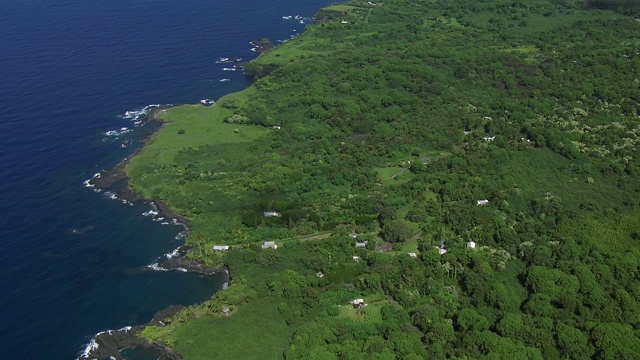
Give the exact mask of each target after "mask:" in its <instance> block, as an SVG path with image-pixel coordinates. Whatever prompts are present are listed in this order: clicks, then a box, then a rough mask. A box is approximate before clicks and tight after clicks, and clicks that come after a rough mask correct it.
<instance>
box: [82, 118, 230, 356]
mask: <svg viewBox="0 0 640 360" xmlns="http://www.w3.org/2000/svg"><path fill="white" fill-rule="evenodd" d="M172 106H174V105H160V106H154V107H151V108H150V109H149V113H148V114H147V115H146V116H145V118H143V119H142V121H143V122H145V123H152V122H156V123H159V124H160V126H159V127H158V129H156V130H155V131H154V132H152V133H151V134H150V135H149V136H148V137H147V138H146V139H145V140H143V141H142V144H141V146H140V147H139V148H138V149H137V150H136V151H135V152H134V153H133V154H132V155H131V156H128V157H126V158H125V159H124V160H122V161H121V162H120V163H119V164H118V165H116V166H115V167H113V168H112V169H110V170H107V171H103V172H101V173H99V174H96V176H94V177H93V178H92V179H90V180H88V181H87V185H88V186H90V187H93V188H94V189H96V190H98V191H111V192H113V193H115V194H116V196H117V197H118V198H119V199H122V200H123V201H126V202H130V203H134V202H140V201H143V202H148V203H151V204H152V205H153V206H154V207H155V208H156V210H157V212H158V216H162V217H164V218H165V219H174V223H175V224H178V225H182V226H183V227H184V234H185V235H186V236H188V235H189V221H188V220H187V219H186V218H184V217H183V216H181V215H180V214H177V213H176V212H174V211H173V210H172V209H171V208H169V206H168V205H167V204H166V203H164V202H163V201H159V200H153V199H147V198H145V197H144V196H142V195H141V194H139V193H137V192H136V191H135V190H134V189H132V188H131V187H130V186H129V177H128V176H127V173H126V171H125V168H126V166H127V165H128V164H129V162H130V161H131V159H132V158H133V157H134V156H136V155H137V154H139V153H140V152H141V151H142V150H143V149H144V145H145V144H146V143H147V142H148V141H149V140H150V139H151V138H152V137H153V136H154V135H155V133H156V132H158V131H160V130H161V129H162V128H163V127H164V126H165V125H166V122H164V121H163V120H162V119H161V118H160V114H161V113H162V111H164V110H166V109H168V108H170V107H172ZM188 251H189V247H188V246H184V245H183V246H181V247H180V248H179V249H178V254H177V256H172V257H170V258H167V259H164V260H162V261H159V264H158V265H159V266H160V267H162V268H164V269H167V270H172V269H180V270H183V271H184V270H186V271H189V272H196V273H199V274H204V275H212V274H214V273H217V272H226V273H227V274H228V273H229V272H228V269H227V268H226V267H224V266H219V267H214V266H207V265H205V264H203V263H200V262H198V261H195V260H192V259H189V258H187V257H186V256H185V255H186V254H187V253H188ZM184 308H185V307H184V306H182V305H174V306H170V307H168V308H167V309H165V310H162V311H160V312H158V313H156V315H155V316H154V317H153V319H152V320H151V321H149V322H148V323H147V324H144V325H139V326H133V327H132V326H127V327H124V328H122V329H119V330H107V331H102V332H100V333H98V334H96V336H95V337H94V338H93V339H92V340H91V343H90V344H89V345H88V346H87V348H86V349H85V351H84V353H83V354H82V355H81V356H80V357H79V358H78V359H117V360H123V359H124V357H123V356H122V354H121V352H120V351H121V350H125V349H131V348H135V347H142V348H145V349H149V348H153V349H154V350H155V351H156V352H157V353H158V354H159V359H166V360H178V359H182V357H181V356H180V355H179V354H178V353H176V352H175V351H173V350H172V349H171V348H169V347H167V346H166V345H164V344H162V343H161V342H157V341H156V342H153V343H149V342H148V341H147V340H145V339H143V338H142V337H140V336H139V335H140V334H141V332H142V331H143V330H144V328H145V327H146V326H149V325H154V326H163V325H164V324H165V323H164V322H165V321H166V319H168V318H171V317H173V316H174V315H175V314H177V313H179V312H180V311H182V310H183V309H184Z"/></svg>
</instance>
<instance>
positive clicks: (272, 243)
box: [262, 241, 278, 250]
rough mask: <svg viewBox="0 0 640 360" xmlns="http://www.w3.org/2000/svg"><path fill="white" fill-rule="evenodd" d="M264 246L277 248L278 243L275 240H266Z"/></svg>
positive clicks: (264, 247)
mask: <svg viewBox="0 0 640 360" xmlns="http://www.w3.org/2000/svg"><path fill="white" fill-rule="evenodd" d="M262 248H263V249H274V250H275V249H277V248H278V245H276V242H275V241H265V242H264V244H262Z"/></svg>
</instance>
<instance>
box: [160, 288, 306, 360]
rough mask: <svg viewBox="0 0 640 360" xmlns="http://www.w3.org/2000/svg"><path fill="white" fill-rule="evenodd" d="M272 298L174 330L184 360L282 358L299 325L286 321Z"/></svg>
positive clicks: (200, 319)
mask: <svg viewBox="0 0 640 360" xmlns="http://www.w3.org/2000/svg"><path fill="white" fill-rule="evenodd" d="M272 300H273V299H269V298H264V299H261V300H258V301H257V302H255V303H251V304H248V305H245V306H242V307H240V308H239V309H238V310H237V311H236V312H235V313H233V315H231V316H229V317H219V316H217V315H205V316H202V317H200V318H198V319H195V320H192V321H190V322H189V323H187V324H186V325H184V326H183V327H181V328H180V329H178V330H176V331H175V332H173V333H171V335H170V336H169V338H170V342H171V343H173V344H174V349H175V350H176V351H178V353H180V355H182V357H183V358H184V359H192V360H198V359H203V360H205V359H206V360H208V359H225V360H235V359H237V360H251V359H255V360H263V359H264V360H268V359H282V351H283V349H286V348H287V347H288V345H289V341H290V339H291V336H292V334H293V332H294V330H295V325H287V324H286V322H285V315H284V314H281V313H280V312H279V311H278V309H277V304H274V303H273V302H272Z"/></svg>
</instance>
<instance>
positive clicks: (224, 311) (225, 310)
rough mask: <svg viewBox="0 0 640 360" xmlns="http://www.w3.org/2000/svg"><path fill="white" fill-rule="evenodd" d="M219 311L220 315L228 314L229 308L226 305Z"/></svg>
mask: <svg viewBox="0 0 640 360" xmlns="http://www.w3.org/2000/svg"><path fill="white" fill-rule="evenodd" d="M221 312H222V315H224V316H229V313H230V312H231V310H230V309H229V308H228V307H226V308H224V309H222V310H221Z"/></svg>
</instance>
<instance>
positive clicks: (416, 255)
mask: <svg viewBox="0 0 640 360" xmlns="http://www.w3.org/2000/svg"><path fill="white" fill-rule="evenodd" d="M407 255H409V256H411V257H412V258H417V257H418V254H416V253H407Z"/></svg>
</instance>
